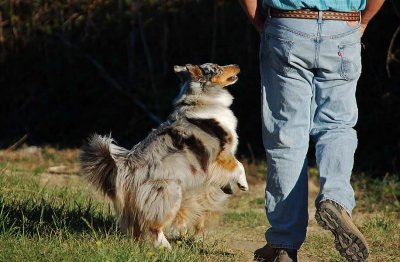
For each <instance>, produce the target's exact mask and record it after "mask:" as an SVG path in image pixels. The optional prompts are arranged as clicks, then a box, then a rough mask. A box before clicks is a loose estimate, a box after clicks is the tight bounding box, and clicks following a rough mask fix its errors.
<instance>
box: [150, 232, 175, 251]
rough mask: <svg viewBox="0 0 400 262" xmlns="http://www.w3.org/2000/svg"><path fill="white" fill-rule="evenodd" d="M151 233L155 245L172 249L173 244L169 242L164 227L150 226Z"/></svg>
mask: <svg viewBox="0 0 400 262" xmlns="http://www.w3.org/2000/svg"><path fill="white" fill-rule="evenodd" d="M150 233H151V235H152V237H153V239H154V246H156V247H165V248H167V249H171V244H170V243H169V242H168V240H167V238H166V237H165V235H164V231H163V230H162V228H158V227H155V228H153V227H150Z"/></svg>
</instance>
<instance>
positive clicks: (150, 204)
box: [136, 179, 182, 248]
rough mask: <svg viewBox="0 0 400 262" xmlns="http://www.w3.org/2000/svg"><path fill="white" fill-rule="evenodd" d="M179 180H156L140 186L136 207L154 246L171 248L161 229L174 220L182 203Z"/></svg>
mask: <svg viewBox="0 0 400 262" xmlns="http://www.w3.org/2000/svg"><path fill="white" fill-rule="evenodd" d="M180 184H181V182H180V180H176V179H156V180H149V181H147V182H146V183H144V184H142V186H141V187H140V188H139V190H138V192H137V199H136V201H137V207H138V211H139V214H140V215H139V218H140V221H141V223H140V224H142V225H147V226H146V228H148V229H149V233H150V236H151V237H152V238H153V239H154V244H155V245H156V246H163V247H166V248H171V245H170V244H169V242H168V240H167V239H166V237H165V235H164V232H163V229H164V228H165V227H166V226H168V225H170V224H171V222H172V221H173V220H174V219H175V217H176V215H177V213H178V210H179V208H180V206H181V202H182V189H181V185H180Z"/></svg>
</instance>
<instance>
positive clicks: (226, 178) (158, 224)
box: [81, 64, 248, 248]
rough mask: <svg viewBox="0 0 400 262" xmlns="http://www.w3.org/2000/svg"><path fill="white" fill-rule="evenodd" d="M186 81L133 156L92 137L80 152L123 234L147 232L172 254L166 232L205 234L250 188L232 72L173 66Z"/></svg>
mask: <svg viewBox="0 0 400 262" xmlns="http://www.w3.org/2000/svg"><path fill="white" fill-rule="evenodd" d="M174 69H175V72H176V73H177V74H178V76H179V77H180V78H181V80H182V81H183V83H182V86H181V91H180V94H179V95H178V97H177V98H176V100H175V110H174V111H173V113H172V114H171V115H170V116H169V118H168V120H167V121H166V122H165V123H163V124H161V125H160V127H159V128H157V129H155V130H153V131H152V132H151V133H150V134H149V135H148V136H147V137H146V138H145V139H144V140H143V141H141V142H140V143H138V144H137V145H135V146H134V147H133V148H132V150H126V149H124V148H122V147H119V146H117V145H116V144H115V143H114V142H113V140H112V138H110V137H103V136H98V135H94V136H92V137H91V138H90V140H89V143H88V144H87V145H86V146H84V148H83V149H82V152H81V168H82V174H83V175H84V176H86V178H87V179H88V180H89V182H90V183H92V184H93V185H94V186H96V187H97V188H98V189H99V190H100V191H102V192H103V193H104V194H106V195H107V196H108V197H109V198H110V199H111V200H112V201H113V203H114V207H115V210H116V213H117V215H118V219H119V223H120V226H121V228H122V229H123V230H124V231H125V232H126V233H128V234H130V235H132V236H134V237H136V238H139V237H141V236H142V235H144V234H145V233H149V234H150V235H151V236H152V237H153V238H154V240H155V244H156V245H161V246H164V247H167V248H170V244H169V242H168V240H167V239H166V238H165V235H164V233H163V231H164V230H165V229H166V228H170V229H172V231H175V232H184V230H186V228H188V227H194V228H195V230H196V231H197V232H201V231H202V230H203V229H204V226H205V223H206V220H207V217H209V216H210V215H212V214H215V213H218V212H220V211H221V209H222V207H223V203H224V202H225V200H226V199H227V197H228V195H227V194H226V193H232V189H231V187H230V185H231V184H237V185H238V186H239V188H240V189H241V190H247V189H248V185H247V181H246V177H245V173H244V169H243V166H242V164H241V163H240V162H239V161H238V160H237V159H236V158H235V156H234V155H235V152H236V148H237V144H238V138H237V134H236V124H237V120H236V118H235V116H234V115H233V113H232V111H231V110H230V109H229V106H230V105H231V104H232V100H233V97H232V96H231V95H230V94H229V92H228V91H227V90H226V89H225V88H224V87H226V86H228V85H231V84H233V83H235V82H236V80H237V77H236V75H237V74H238V73H239V68H238V67H237V66H236V65H228V66H218V65H216V64H203V65H199V66H196V65H186V66H175V68H174Z"/></svg>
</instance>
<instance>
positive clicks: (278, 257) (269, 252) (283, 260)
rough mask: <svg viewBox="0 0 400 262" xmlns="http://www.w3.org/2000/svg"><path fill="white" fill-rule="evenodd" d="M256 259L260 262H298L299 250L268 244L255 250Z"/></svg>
mask: <svg viewBox="0 0 400 262" xmlns="http://www.w3.org/2000/svg"><path fill="white" fill-rule="evenodd" d="M254 261H260V262H297V250H295V249H282V248H273V247H271V246H270V245H268V244H266V245H265V246H263V247H262V248H259V249H257V250H256V251H255V252H254Z"/></svg>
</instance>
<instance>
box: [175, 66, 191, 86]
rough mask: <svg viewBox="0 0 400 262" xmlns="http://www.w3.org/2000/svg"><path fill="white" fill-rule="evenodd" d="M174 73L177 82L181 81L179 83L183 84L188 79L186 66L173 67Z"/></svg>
mask: <svg viewBox="0 0 400 262" xmlns="http://www.w3.org/2000/svg"><path fill="white" fill-rule="evenodd" d="M174 72H175V74H176V75H177V76H178V78H179V80H181V82H185V81H186V80H187V79H188V76H189V72H188V70H187V68H186V66H178V65H175V66H174Z"/></svg>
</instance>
